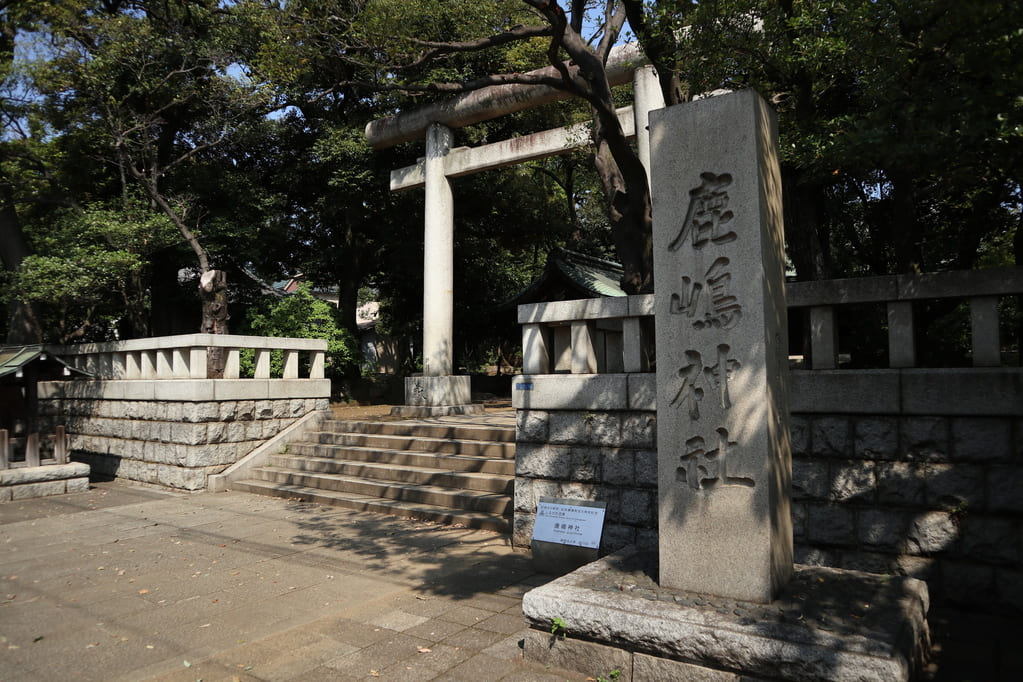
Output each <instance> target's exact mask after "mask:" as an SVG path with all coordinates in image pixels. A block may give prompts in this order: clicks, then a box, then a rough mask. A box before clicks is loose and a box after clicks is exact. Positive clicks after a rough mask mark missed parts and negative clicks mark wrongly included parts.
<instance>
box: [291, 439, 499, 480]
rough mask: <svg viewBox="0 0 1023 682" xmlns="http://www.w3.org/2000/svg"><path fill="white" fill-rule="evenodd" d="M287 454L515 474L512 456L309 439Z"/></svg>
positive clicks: (294, 446) (292, 447) (481, 472)
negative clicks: (375, 447)
mask: <svg viewBox="0 0 1023 682" xmlns="http://www.w3.org/2000/svg"><path fill="white" fill-rule="evenodd" d="M287 454H289V455H300V456H303V457H317V458H324V459H336V460H339V461H351V462H376V463H380V464H393V465H395V466H412V467H427V468H432V469H443V470H445V471H470V472H476V473H480V474H495V475H499V476H509V477H512V476H514V475H515V460H514V459H492V458H488V457H472V456H466V455H455V454H446V453H438V452H412V451H404V450H375V449H372V448H365V447H353V446H342V445H317V444H313V443H292V444H290V445H289V446H288V452H287Z"/></svg>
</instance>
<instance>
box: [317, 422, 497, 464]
mask: <svg viewBox="0 0 1023 682" xmlns="http://www.w3.org/2000/svg"><path fill="white" fill-rule="evenodd" d="M335 423H336V422H335ZM305 440H307V441H310V442H313V443H322V444H325V445H351V446H355V447H364V448H374V449H378V450H415V451H417V452H444V453H451V454H458V455H470V456H475V457H495V458H504V459H515V443H514V442H507V441H492V440H477V439H471V440H465V439H454V438H429V437H423V436H421V435H419V434H401V435H396V434H367V433H352V432H347V431H327V430H320V431H313V432H311V433H309V434H307V435H306V437H305Z"/></svg>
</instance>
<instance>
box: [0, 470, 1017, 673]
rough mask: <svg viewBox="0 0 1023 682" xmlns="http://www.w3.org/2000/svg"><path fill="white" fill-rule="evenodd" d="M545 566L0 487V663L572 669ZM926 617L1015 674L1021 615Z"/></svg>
mask: <svg viewBox="0 0 1023 682" xmlns="http://www.w3.org/2000/svg"><path fill="white" fill-rule="evenodd" d="M545 580H547V578H546V577H544V576H540V575H537V574H535V573H534V572H533V570H532V567H531V562H530V558H529V555H528V553H525V552H521V551H515V550H513V549H512V548H511V547H510V546H509V542H508V538H507V537H505V536H501V535H496V534H493V533H487V532H483V531H470V530H465V529H458V528H450V527H444V526H436V525H432V524H423V523H416V522H410V521H404V520H400V519H395V518H390V517H385V516H378V515H375V514H360V513H356V512H350V511H347V510H342V509H334V508H327V507H320V506H317V505H313V504H307V503H299V502H294V501H289V500H281V499H273V498H265V497H259V496H254V495H249V494H245V493H219V494H209V493H200V494H194V495H186V494H180V493H171V492H167V491H163V490H158V489H154V488H142V487H137V486H132V485H129V484H126V483H121V482H112V483H100V484H97V485H96V486H95V487H94V488H93V489H92V490H91V491H89V492H87V493H79V494H74V495H67V496H63V497H52V498H42V499H37V500H27V501H16V502H9V503H5V504H0V679H3V680H62V679H67V680H143V679H156V680H182V681H185V680H188V681H191V680H200V679H201V680H206V681H210V680H320V679H322V680H373V679H389V680H416V681H417V682H418V681H424V680H431V679H439V680H474V681H476V680H582V679H585V678H583V677H581V676H579V675H576V674H574V673H570V672H566V671H559V670H550V669H546V668H544V667H543V666H539V665H536V664H529V663H526V662H524V661H523V660H522V657H521V649H520V646H519V642H520V640H521V639H522V637H523V633H524V631H525V623H524V621H523V618H522V614H521V605H520V597H521V595H522V594H523V593H524V592H525V591H527V590H528V589H530V588H531V587H533V586H535V585H539V584H542V583H543V582H544V581H545ZM931 625H932V631H933V633H934V639H935V641H936V647H935V651H936V660H935V662H934V663H933V664H932V665H931V666H930V668H929V670H928V671H927V675H926V677H927V679H931V680H967V679H972V680H978V681H980V680H999V679H1002V680H1018V679H1023V647H1021V646H1020V644H1019V642H1020V641H1021V635H1023V627H1021V626H1020V623H1019V621H1018V620H1009V619H993V618H990V617H981V616H977V615H970V614H963V613H960V612H955V611H948V610H943V609H934V610H932V617H931ZM608 672H610V671H608Z"/></svg>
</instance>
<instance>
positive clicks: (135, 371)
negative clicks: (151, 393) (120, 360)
mask: <svg viewBox="0 0 1023 682" xmlns="http://www.w3.org/2000/svg"><path fill="white" fill-rule="evenodd" d="M124 378H125V379H141V378H142V353H140V352H139V351H129V352H127V353H125V354H124Z"/></svg>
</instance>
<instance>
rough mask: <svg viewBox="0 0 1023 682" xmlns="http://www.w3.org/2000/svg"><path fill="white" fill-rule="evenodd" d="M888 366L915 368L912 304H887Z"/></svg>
mask: <svg viewBox="0 0 1023 682" xmlns="http://www.w3.org/2000/svg"><path fill="white" fill-rule="evenodd" d="M888 365H889V366H890V367H892V368H893V369H901V368H905V367H916V341H915V336H914V331H913V304H912V303H911V302H910V301H889V302H888Z"/></svg>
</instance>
